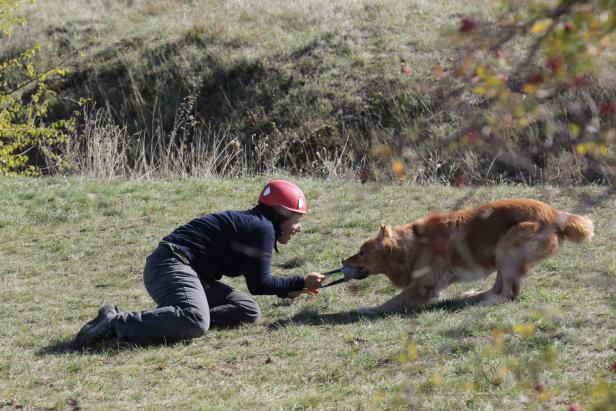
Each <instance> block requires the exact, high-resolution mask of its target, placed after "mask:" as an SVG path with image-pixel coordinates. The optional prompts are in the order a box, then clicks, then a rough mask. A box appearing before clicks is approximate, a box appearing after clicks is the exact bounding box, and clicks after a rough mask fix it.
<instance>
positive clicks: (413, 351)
mask: <svg viewBox="0 0 616 411" xmlns="http://www.w3.org/2000/svg"><path fill="white" fill-rule="evenodd" d="M406 354H407V357H408V359H409V361H415V360H416V359H417V355H418V351H417V346H416V345H415V343H414V342H412V341H411V342H410V343H408V345H407V346H406Z"/></svg>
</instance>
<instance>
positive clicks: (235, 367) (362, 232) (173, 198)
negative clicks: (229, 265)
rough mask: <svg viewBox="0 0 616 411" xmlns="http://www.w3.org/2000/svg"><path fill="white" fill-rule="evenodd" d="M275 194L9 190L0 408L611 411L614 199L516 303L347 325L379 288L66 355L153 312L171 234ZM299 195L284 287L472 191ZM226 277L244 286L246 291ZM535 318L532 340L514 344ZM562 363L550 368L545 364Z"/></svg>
mask: <svg viewBox="0 0 616 411" xmlns="http://www.w3.org/2000/svg"><path fill="white" fill-rule="evenodd" d="M264 181H265V180H264V179H262V178H255V179H241V180H228V181H225V180H215V179H214V180H212V179H210V180H207V181H190V180H189V181H183V182H180V183H173V184H172V183H166V182H119V181H118V182H109V183H103V182H99V181H91V180H78V179H60V178H54V179H39V180H27V179H8V180H7V179H3V180H0V193H1V194H0V209H2V210H3V212H2V214H1V215H0V238H2V242H0V285H1V286H0V312H2V321H0V405H2V406H8V407H10V406H14V407H19V406H31V407H54V406H55V407H58V408H74V407H76V406H81V407H84V408H87V409H119V408H122V409H134V408H136V407H141V408H146V409H163V408H166V407H173V408H176V409H179V408H201V409H212V410H213V409H219V410H223V409H265V408H267V409H285V410H286V409H307V408H310V409H396V408H404V409H408V408H412V409H443V408H449V409H460V408H464V407H468V408H472V409H491V408H493V407H496V408H504V409H511V408H512V407H513V406H517V407H520V406H524V405H527V406H528V407H529V408H531V409H540V408H541V407H542V405H541V404H542V400H545V401H547V405H548V406H552V407H556V408H557V409H562V408H563V407H564V406H565V405H566V404H569V403H570V402H571V401H579V402H580V403H581V404H583V405H585V406H586V405H590V404H592V403H593V402H594V403H596V402H597V401H600V399H601V395H604V393H605V390H603V388H601V387H602V385H601V383H600V381H602V380H603V381H607V382H610V381H611V382H612V383H613V378H614V377H613V375H614V374H613V373H612V372H611V370H610V369H609V364H611V363H613V362H614V361H616V351H615V348H614V347H616V339H615V336H614V332H613V330H614V329H615V327H616V323H615V320H614V308H615V307H616V291H615V287H614V286H613V284H614V279H615V278H616V252H615V250H614V247H613V243H614V238H615V237H616V227H615V226H614V223H613V221H614V219H615V218H616V211H615V210H616V203H615V201H614V198H613V197H609V198H608V199H607V200H606V201H604V202H600V203H599V204H598V205H596V206H594V207H593V208H591V209H588V210H586V211H585V212H586V213H588V214H589V215H590V216H591V218H592V219H593V221H594V222H595V226H596V228H597V237H596V238H595V240H594V241H593V242H592V243H590V244H584V245H582V246H576V245H572V244H567V245H566V246H565V247H564V249H563V250H562V251H561V252H560V253H559V254H558V255H557V256H556V257H555V258H552V259H551V260H549V261H547V262H544V263H543V264H541V265H540V266H539V267H538V268H537V269H535V272H534V275H532V276H531V277H530V278H529V280H528V281H527V282H526V284H525V285H524V286H523V290H522V294H521V299H520V300H519V301H518V302H515V303H511V304H506V305H502V306H498V307H492V308H480V307H460V306H459V305H458V306H457V305H456V304H455V303H453V302H451V303H448V304H436V305H434V306H433V307H432V308H431V309H428V310H425V311H423V312H420V313H414V314H407V315H393V316H388V317H382V318H376V319H366V318H358V317H356V316H355V315H353V314H349V313H348V311H349V310H351V309H353V308H354V307H356V306H358V305H369V304H375V303H378V302H381V301H383V300H385V299H386V298H387V297H388V296H389V295H390V294H391V293H392V292H393V289H392V288H391V287H390V286H389V285H388V284H387V283H386V282H385V281H384V279H383V278H372V279H369V280H367V281H365V282H362V283H357V284H350V285H345V286H338V287H335V288H331V289H327V290H324V291H323V293H322V295H321V296H319V297H316V298H307V297H305V298H300V299H297V300H295V301H293V302H289V301H286V300H279V299H277V298H275V297H257V299H258V301H259V303H260V304H261V306H262V308H263V313H264V318H263V320H262V321H261V322H260V323H258V324H254V325H250V326H244V327H241V328H239V329H235V330H220V331H218V330H214V331H211V332H209V333H208V334H207V336H206V337H204V338H201V339H198V340H196V341H193V342H191V343H186V344H182V343H180V344H175V345H170V346H156V347H149V348H124V349H117V348H116V347H103V348H102V349H99V350H95V351H93V352H91V353H80V352H71V351H70V350H68V349H67V347H66V342H67V341H68V340H69V339H70V338H72V336H73V335H74V333H75V332H76V331H77V330H78V329H79V327H80V326H81V325H82V324H83V323H84V322H85V321H87V320H88V319H90V318H91V317H92V316H93V315H94V314H95V312H96V309H97V308H98V306H99V304H100V303H102V302H105V301H110V302H114V303H116V304H118V305H119V306H120V308H122V309H142V308H147V307H151V306H152V303H151V301H150V299H149V297H148V296H147V294H146V292H145V290H144V288H143V285H142V280H141V272H142V266H143V261H144V259H145V257H146V256H147V254H148V253H149V252H150V251H151V250H152V249H153V248H154V247H155V245H156V244H157V241H158V240H159V239H160V238H161V236H163V235H165V234H167V233H168V232H169V231H170V230H172V229H174V228H175V227H176V226H178V225H179V224H182V223H183V222H186V221H187V220H189V219H191V218H193V217H196V216H198V215H200V214H202V213H206V212H210V211H214V210H221V209H228V208H230V209H244V208H247V207H249V206H250V205H251V204H252V203H253V202H254V197H255V193H256V190H257V189H258V187H260V186H261V184H263V183H264ZM300 183H301V185H302V186H303V187H305V191H306V194H307V196H308V199H309V204H310V207H311V213H310V214H309V216H308V218H307V219H306V221H305V223H304V232H303V233H302V234H301V235H299V236H297V237H296V238H294V239H293V241H292V243H291V244H289V245H287V246H283V247H281V253H280V254H279V255H277V256H275V259H274V271H275V272H276V273H278V274H281V275H285V274H291V273H305V272H308V271H310V270H326V269H331V268H334V267H336V266H337V265H338V262H339V261H340V259H341V258H342V257H344V256H346V255H348V254H350V253H352V252H353V251H354V250H355V249H356V247H357V246H358V245H359V244H360V242H361V241H362V240H363V239H364V238H365V237H367V236H368V235H370V234H371V233H373V232H374V231H375V229H376V227H377V224H378V223H380V222H387V223H391V224H399V223H404V222H407V221H409V220H411V219H413V218H416V217H419V216H421V215H423V214H425V213H427V212H429V211H430V210H432V209H441V210H447V209H450V208H451V207H452V206H453V205H454V204H455V203H456V202H457V201H458V200H460V199H462V198H464V196H465V195H467V194H469V192H468V191H464V190H459V189H453V188H447V187H441V186H431V187H417V186H414V187H413V186H376V185H366V186H361V185H357V184H352V183H344V182H323V181H316V180H301V181H300ZM599 192H600V190H599V189H596V188H578V189H555V188H529V187H521V186H500V187H491V188H481V189H479V190H478V191H477V192H475V193H474V195H473V196H472V197H471V198H470V199H467V200H466V201H464V202H463V205H464V206H466V205H471V204H476V203H479V202H483V201H485V200H489V199H494V198H501V197H507V196H529V197H533V198H538V199H543V200H548V201H550V202H552V203H553V204H555V205H556V206H558V207H561V208H563V209H567V210H575V209H576V207H577V206H578V204H579V203H578V201H579V200H580V199H581V198H582V197H583V195H584V194H588V195H591V196H595V195H597V194H599ZM285 267H287V268H285ZM229 282H230V283H232V284H235V285H237V286H239V287H240V288H242V289H244V290H245V286H244V284H242V282H241V281H239V279H238V280H237V281H236V279H234V280H232V281H229ZM489 285H490V283H489V282H488V281H486V282H483V283H481V284H477V283H475V284H470V285H468V286H454V287H452V288H451V289H450V290H449V291H448V292H447V293H446V295H445V296H444V297H445V299H449V300H451V299H454V300H455V298H457V297H460V296H461V295H462V294H463V293H464V292H466V291H468V290H470V289H476V290H478V289H483V288H487V287H488V286H489ZM529 323H530V324H533V325H534V326H535V327H536V328H537V333H536V334H535V335H533V336H524V335H520V334H516V333H515V332H514V326H516V325H518V324H529ZM495 329H500V330H502V331H503V332H504V333H505V335H506V336H507V343H506V348H505V354H501V355H494V353H493V352H492V351H491V348H490V347H493V345H492V343H491V338H490V336H491V333H492V332H493V330H495ZM409 341H411V343H412V344H414V346H416V347H417V350H418V356H417V359H416V360H415V361H405V360H404V359H403V358H402V359H401V357H400V354H401V353H405V352H406V348H405V347H407V344H408V342H409ZM412 344H411V348H412V347H413V345H412ZM411 353H412V350H411ZM550 353H555V359H553V360H547V359H546V358H548V357H550V355H551V354H550ZM546 356H547V357H546ZM552 357H554V356H552ZM503 366H507V367H508V369H509V370H510V372H505V371H503V369H502V367H503ZM499 370H500V371H499ZM513 370H518V373H519V374H520V375H521V378H520V379H519V380H516V379H515V377H514V374H515V372H513ZM499 372H500V373H501V375H500V376H499ZM533 373H535V374H536V375H534V374H533ZM537 379H539V380H540V381H542V383H543V384H544V386H545V388H546V390H547V393H549V394H548V395H547V396H546V397H545V398H543V399H542V398H540V396H539V394H540V393H539V392H537V391H535V390H534V389H533V385H534V382H535V381H536V380H537ZM597 382H599V383H597ZM602 390H603V391H602ZM612 390H613V386H612Z"/></svg>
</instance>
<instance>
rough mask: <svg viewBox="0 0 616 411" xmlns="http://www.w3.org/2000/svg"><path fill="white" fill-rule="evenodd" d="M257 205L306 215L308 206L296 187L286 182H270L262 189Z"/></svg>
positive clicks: (302, 194)
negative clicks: (275, 207) (276, 207)
mask: <svg viewBox="0 0 616 411" xmlns="http://www.w3.org/2000/svg"><path fill="white" fill-rule="evenodd" d="M259 203H261V204H265V205H268V206H280V207H282V208H285V209H287V210H289V211H293V212H294V213H300V214H306V212H307V211H308V204H306V197H304V193H302V190H300V189H299V187H298V186H296V185H295V184H293V183H292V182H290V181H286V180H272V181H270V182H269V183H267V184H266V185H265V187H263V190H261V194H260V195H259Z"/></svg>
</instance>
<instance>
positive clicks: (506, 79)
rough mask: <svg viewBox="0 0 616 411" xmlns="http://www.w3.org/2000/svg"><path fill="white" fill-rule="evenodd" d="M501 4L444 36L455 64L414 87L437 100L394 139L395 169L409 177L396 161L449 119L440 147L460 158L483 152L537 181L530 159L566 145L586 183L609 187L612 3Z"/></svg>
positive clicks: (409, 159) (460, 179) (458, 173)
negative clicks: (492, 14)
mask: <svg viewBox="0 0 616 411" xmlns="http://www.w3.org/2000/svg"><path fill="white" fill-rule="evenodd" d="M499 10H500V16H499V17H498V18H496V19H494V20H491V21H482V20H480V19H479V18H475V17H473V16H462V17H461V18H460V22H459V26H458V28H457V30H456V31H455V32H452V33H450V34H449V35H450V38H451V41H452V43H453V44H455V47H454V50H455V52H454V54H455V56H452V57H451V60H452V61H453V63H452V64H451V65H449V66H438V67H435V68H434V70H433V73H434V77H435V79H434V81H432V83H431V84H427V85H426V84H421V85H417V87H416V88H417V89H418V90H421V91H422V92H423V93H424V94H425V96H426V98H427V99H431V100H433V101H434V100H443V104H442V105H440V106H437V107H433V111H432V114H431V116H430V117H429V118H428V119H425V120H423V121H420V122H418V124H417V126H416V128H415V129H413V130H411V131H409V132H408V133H407V134H408V135H410V136H412V137H411V138H401V139H400V141H398V142H397V143H396V144H397V148H398V150H397V153H398V155H397V156H391V157H390V159H391V169H392V171H393V172H394V174H396V175H397V176H398V177H400V178H406V177H407V176H408V170H407V167H404V163H403V162H406V163H409V164H410V163H413V161H414V159H415V158H414V156H416V153H415V152H414V151H413V150H412V149H408V147H413V145H414V143H415V141H416V140H417V139H418V136H419V138H421V137H422V136H423V137H425V135H426V134H427V133H431V132H433V130H431V125H432V124H433V123H438V121H437V120H438V119H442V118H445V117H450V118H451V117H454V118H455V121H454V123H455V127H454V128H453V130H452V131H451V132H450V133H449V134H448V135H447V136H445V138H443V139H442V141H441V142H440V148H441V149H443V151H444V152H446V153H449V156H451V157H457V156H459V157H462V158H464V159H465V160H466V161H465V163H466V164H467V165H468V164H470V163H473V162H476V161H477V160H476V159H475V157H474V156H477V155H479V156H484V157H485V158H486V160H488V161H493V162H496V161H498V162H502V163H505V164H509V165H510V166H512V167H515V168H518V169H520V170H523V171H525V172H527V173H528V174H529V175H531V176H535V179H536V180H538V179H539V176H537V173H538V172H539V171H540V168H538V167H537V165H538V164H539V165H542V164H545V163H546V161H549V158H550V156H554V155H555V153H561V152H563V151H565V152H569V153H571V155H572V156H574V157H575V158H576V160H577V161H578V162H580V163H581V164H582V165H581V167H579V168H578V170H579V172H581V173H583V174H584V175H585V177H586V181H602V182H604V183H610V184H612V185H613V184H614V183H615V182H616V180H615V173H614V165H616V154H615V153H614V149H613V144H614V142H615V141H616V124H615V120H614V119H615V116H614V114H615V107H616V100H615V97H616V96H615V92H614V85H615V84H616V78H615V77H614V70H613V63H614V61H613V60H614V54H613V53H614V47H613V46H614V29H615V28H616V15H615V11H616V1H614V0H601V1H585V0H577V1H576V0H573V1H572V0H561V1H558V2H554V1H535V0H529V1H516V2H513V1H502V2H501V3H500V7H499ZM405 148H407V149H406V151H405ZM378 150H380V151H383V149H382V148H377V151H378ZM570 160H571V156H564V157H563V156H561V158H560V161H561V162H566V163H570ZM564 166H566V167H568V166H569V164H565V165H564ZM470 168H472V167H468V168H466V169H465V167H461V168H460V169H458V170H453V172H451V174H452V175H454V176H455V177H454V178H453V179H452V182H453V183H454V184H456V185H466V184H469V183H470V182H471V180H473V179H478V178H479V177H480V176H476V175H475V176H473V175H470V174H471V173H472V170H470ZM580 169H581V170H580Z"/></svg>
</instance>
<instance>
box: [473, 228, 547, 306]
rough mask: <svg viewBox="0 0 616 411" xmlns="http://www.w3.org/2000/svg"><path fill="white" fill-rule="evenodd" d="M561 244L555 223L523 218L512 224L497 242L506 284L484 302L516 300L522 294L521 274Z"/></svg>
mask: <svg viewBox="0 0 616 411" xmlns="http://www.w3.org/2000/svg"><path fill="white" fill-rule="evenodd" d="M558 246H559V243H558V236H557V235H556V233H555V230H554V228H553V227H550V226H544V225H541V224H539V223H536V222H523V223H519V224H517V225H515V226H513V227H512V228H510V229H509V231H507V233H506V234H505V235H504V236H503V237H502V238H501V239H500V240H499V241H498V243H497V245H496V253H495V254H496V255H495V256H496V265H497V267H498V271H499V273H500V274H501V280H502V288H501V290H500V292H499V293H498V294H494V295H493V296H487V297H486V298H485V299H484V300H483V301H482V304H484V305H489V304H495V303H499V302H505V301H510V300H515V299H516V298H517V297H518V295H519V294H520V282H521V278H522V277H523V276H525V275H526V274H527V273H528V270H529V269H530V268H531V267H532V266H533V265H535V264H536V263H537V262H539V261H540V260H542V259H544V258H546V257H547V256H549V255H550V254H552V253H553V252H554V251H556V250H557V249H558ZM495 286H496V284H495ZM493 289H494V287H493Z"/></svg>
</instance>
